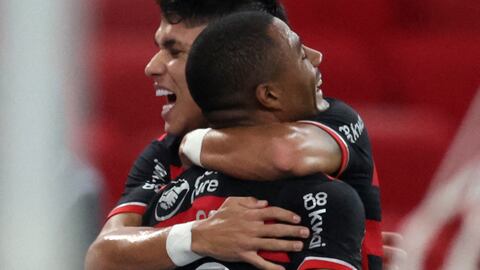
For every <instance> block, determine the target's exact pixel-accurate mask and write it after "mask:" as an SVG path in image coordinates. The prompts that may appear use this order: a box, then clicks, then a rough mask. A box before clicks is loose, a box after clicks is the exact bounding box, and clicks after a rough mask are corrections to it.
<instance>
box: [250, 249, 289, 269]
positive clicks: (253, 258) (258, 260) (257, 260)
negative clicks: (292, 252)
mask: <svg viewBox="0 0 480 270" xmlns="http://www.w3.org/2000/svg"><path fill="white" fill-rule="evenodd" d="M243 261H244V262H246V263H249V264H252V265H253V266H255V267H256V268H258V269H264V270H285V268H284V267H283V266H281V265H278V264H274V263H272V262H269V261H267V260H265V259H263V258H262V257H260V256H259V255H258V254H257V253H256V252H249V253H248V254H246V255H245V256H244V258H243Z"/></svg>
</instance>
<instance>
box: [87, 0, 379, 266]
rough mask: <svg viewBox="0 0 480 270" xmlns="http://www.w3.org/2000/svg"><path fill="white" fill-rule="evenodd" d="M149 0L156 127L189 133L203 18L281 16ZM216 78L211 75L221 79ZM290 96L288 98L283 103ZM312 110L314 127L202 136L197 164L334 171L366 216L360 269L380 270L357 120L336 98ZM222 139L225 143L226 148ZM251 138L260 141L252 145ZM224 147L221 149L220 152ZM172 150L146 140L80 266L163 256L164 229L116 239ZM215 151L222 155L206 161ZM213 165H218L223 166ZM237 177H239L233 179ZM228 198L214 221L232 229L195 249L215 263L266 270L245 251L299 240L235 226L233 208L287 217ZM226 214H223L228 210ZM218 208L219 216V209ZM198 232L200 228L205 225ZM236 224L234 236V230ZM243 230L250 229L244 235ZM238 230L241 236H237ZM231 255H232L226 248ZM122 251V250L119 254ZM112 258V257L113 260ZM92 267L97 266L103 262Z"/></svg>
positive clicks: (278, 11) (170, 139) (375, 215)
mask: <svg viewBox="0 0 480 270" xmlns="http://www.w3.org/2000/svg"><path fill="white" fill-rule="evenodd" d="M159 4H160V5H161V8H162V15H163V19H162V23H161V25H160V28H159V29H158V31H157V33H156V36H155V39H156V41H157V43H158V45H159V47H160V50H159V52H158V53H157V54H156V55H155V56H154V57H153V58H152V60H151V61H150V63H149V65H148V66H147V68H146V73H147V75H149V76H150V77H152V78H153V79H154V81H155V90H156V91H157V94H158V95H166V96H167V99H168V104H167V105H166V106H165V108H164V113H163V117H164V118H165V122H166V126H165V129H166V131H167V132H168V133H169V134H176V135H180V136H181V135H182V134H184V133H185V132H187V131H189V130H191V129H193V128H196V127H202V126H204V125H205V121H204V119H203V117H202V115H201V113H200V110H199V109H198V107H197V106H196V105H195V103H194V102H193V100H192V98H191V97H190V94H189V92H188V88H187V84H186V81H185V74H184V66H185V61H186V59H187V55H188V52H189V48H190V45H191V43H192V42H193V40H194V39H195V38H196V37H197V35H198V34H199V33H200V32H201V31H202V30H203V28H204V27H205V26H206V25H207V23H208V22H209V21H211V20H214V19H217V18H219V17H222V16H224V15H225V14H229V13H232V12H234V11H238V10H261V11H267V12H270V13H272V14H274V15H275V16H277V17H280V18H284V12H283V9H282V8H281V6H279V5H278V4H277V3H276V1H253V0H251V1H239V0H237V1H226V0H222V1H171V0H162V1H159ZM303 49H304V51H305V53H306V60H308V61H310V62H311V63H312V64H313V65H314V66H316V65H318V64H319V63H320V61H321V55H320V54H319V53H318V52H316V51H314V50H311V49H309V48H307V47H303ZM218 76H219V77H221V76H222V75H221V74H220V75H218ZM318 94H319V93H317V95H318ZM319 96H320V95H319ZM294 99H295V97H294V96H293V97H292V100H294ZM319 104H321V105H322V106H323V112H322V113H320V114H319V115H318V117H317V118H316V119H313V120H315V121H317V123H316V126H314V125H306V124H304V123H288V124H273V125H269V126H255V127H249V128H243V129H223V130H221V131H211V132H209V133H208V134H207V136H206V137H205V141H204V142H203V146H202V148H203V151H202V153H201V160H202V163H203V165H205V166H207V167H211V168H215V169H218V170H221V171H224V172H226V173H228V174H231V175H235V176H238V177H240V178H246V179H249V178H251V179H269V180H272V179H275V178H276V177H278V176H284V175H307V174H309V173H312V172H317V171H324V172H327V173H334V174H335V175H338V176H339V177H340V178H342V179H344V180H347V179H350V180H351V181H349V182H350V183H352V184H353V185H354V187H355V185H356V188H357V190H359V193H360V196H361V198H362V200H363V201H364V204H365V208H366V215H367V218H368V221H367V235H366V241H365V244H366V246H365V247H364V249H363V250H364V251H365V254H367V253H368V255H365V258H364V267H365V265H366V263H367V262H368V261H369V262H370V264H371V268H370V269H380V268H379V267H380V266H379V265H380V262H379V261H380V257H379V256H380V255H381V244H380V237H379V232H380V228H379V222H380V205H379V198H378V197H379V195H378V187H377V186H376V185H372V179H373V175H374V174H373V162H372V159H371V154H370V146H369V143H368V137H367V135H366V131H365V130H364V128H363V122H361V121H359V120H360V118H359V117H358V115H357V114H356V113H355V112H353V111H352V110H351V109H350V108H349V107H348V106H346V105H345V104H343V103H341V102H339V101H335V100H330V102H328V99H327V102H320V103H319ZM326 104H328V105H326ZM327 107H328V108H327ZM325 109H327V110H325ZM339 128H342V130H339ZM354 128H356V129H354ZM360 131H362V132H360ZM239 138H240V139H239ZM352 140H353V142H352ZM232 141H233V142H234V144H231V143H230V142H232ZM258 141H260V142H261V143H260V144H259V143H258ZM222 142H223V143H224V144H222ZM225 144H226V145H227V146H228V147H224V146H225ZM215 145H220V147H215ZM232 147H237V150H238V149H240V150H239V151H232V149H233V148H232ZM177 149H178V137H174V136H171V135H166V136H162V138H161V139H159V140H157V141H154V142H153V143H152V144H151V145H150V146H149V147H148V148H147V149H146V150H145V152H144V153H143V154H142V156H141V157H140V158H139V159H138V160H137V162H136V164H135V167H134V168H133V169H132V171H131V173H130V175H129V179H128V182H127V187H126V191H125V193H124V195H123V197H122V199H121V200H120V203H119V206H117V207H116V208H115V209H114V210H113V211H112V212H111V214H110V218H109V219H108V221H107V223H106V224H105V226H104V228H103V230H102V232H101V234H100V236H99V237H98V239H97V240H96V241H95V243H94V244H93V245H92V247H91V249H90V251H89V256H88V260H87V262H92V263H91V264H90V265H96V266H98V267H100V266H99V265H102V264H104V265H116V266H118V267H123V266H125V267H126V266H127V265H128V264H127V262H126V261H128V260H130V259H131V258H138V261H142V262H147V261H149V260H148V258H145V257H143V256H147V257H148V256H150V257H149V258H150V259H152V260H155V259H157V260H158V259H159V258H161V254H164V252H165V246H164V244H165V237H166V232H165V231H155V233H156V234H155V236H152V237H150V238H148V239H147V240H148V241H146V239H144V238H141V237H139V238H136V240H138V241H136V242H135V243H133V244H132V241H129V240H130V238H122V235H125V234H128V233H130V232H132V231H133V230H136V228H129V227H127V226H138V225H139V224H140V219H141V214H143V212H144V211H145V207H146V204H147V203H148V202H149V201H150V200H151V198H152V196H153V195H154V194H155V190H158V189H159V188H160V187H161V186H162V185H164V184H165V183H166V182H168V181H169V180H170V179H172V178H174V176H176V174H178V166H179V165H180V164H179V162H178V157H177V155H176V152H177ZM219 150H220V151H219ZM221 150H225V151H227V150H228V152H227V153H226V155H223V154H224V153H222V152H221ZM270 150H274V151H270ZM215 151H217V152H218V153H220V154H222V155H215ZM245 153H249V155H248V156H247V158H246V155H244V154H245ZM209 156H210V157H211V158H209ZM219 156H224V158H222V159H218V157H219ZM216 157H217V158H216ZM278 157H280V158H278ZM175 165H176V166H175ZM232 165H235V166H236V168H235V170H232V169H231V167H232ZM221 166H224V167H225V169H223V168H221ZM252 166H253V167H254V168H253V169H252ZM247 173H249V175H248V174H247ZM252 173H254V177H251V176H252V175H251V174H252ZM242 174H244V176H246V177H242ZM245 174H247V175H245ZM233 201H234V202H230V204H229V205H230V206H231V205H232V204H235V205H236V206H235V207H231V209H232V211H231V215H226V214H225V215H224V216H223V217H222V218H223V219H224V220H226V221H235V220H236V222H235V223H236V224H238V226H239V228H237V229H238V230H236V231H233V230H232V231H229V232H228V235H229V236H231V238H226V237H221V236H220V235H219V234H218V233H211V234H210V235H209V237H206V239H208V241H209V243H205V241H204V244H205V245H208V244H210V246H213V245H217V246H222V247H224V248H222V249H218V250H217V252H218V254H217V256H218V257H220V258H221V257H222V256H223V255H224V254H222V253H227V252H229V254H233V255H231V256H236V257H235V258H236V259H237V260H238V259H241V260H244V261H248V262H250V263H253V264H255V265H256V266H257V267H262V268H268V267H271V265H269V264H265V263H264V262H263V261H261V260H259V258H258V257H248V258H246V257H245V254H251V251H256V250H258V249H265V250H277V249H283V250H285V251H291V250H295V249H294V248H293V246H294V244H296V243H297V242H295V241H292V242H289V243H286V242H285V241H281V240H278V241H277V242H275V240H270V239H271V238H272V237H274V236H278V237H282V236H292V237H305V235H304V234H300V233H299V232H300V231H301V229H302V228H301V227H298V228H295V227H288V229H284V228H281V229H279V230H278V231H274V232H271V234H272V235H264V234H260V233H258V232H259V231H262V228H263V226H264V225H263V223H261V222H250V223H249V225H247V223H246V222H244V221H245V220H241V218H239V215H238V214H237V212H235V211H236V210H237V208H238V207H241V208H243V209H244V210H245V211H247V212H248V211H250V212H254V213H256V214H255V215H252V216H254V218H252V219H251V221H263V220H265V219H275V218H278V219H280V220H282V221H288V222H291V223H295V222H296V221H295V220H294V219H293V216H294V215H293V213H291V212H290V211H282V210H281V209H277V208H275V211H272V210H271V209H264V208H259V207H260V206H259V205H262V204H261V203H260V204H257V203H258V202H256V201H254V200H253V199H249V200H247V202H246V201H244V200H240V199H237V198H236V199H233ZM226 209H227V210H228V207H227V208H226ZM233 209H235V211H233ZM227 210H225V211H224V213H229V212H228V211H227ZM262 211H263V212H262ZM215 219H219V217H218V216H217V217H211V218H209V219H208V220H207V221H208V222H211V223H212V224H214V223H215ZM217 221H218V220H217ZM215 224H217V223H215ZM225 224H227V222H225ZM228 224H231V223H228ZM242 224H244V227H242ZM202 228H203V229H205V231H207V229H206V226H203V227H202ZM242 228H243V229H244V231H242V230H241V229H242ZM252 228H253V229H252ZM294 228H295V229H294ZM228 229H231V228H228ZM249 229H252V230H251V231H249ZM144 230H145V231H144V232H150V230H151V229H147V228H144ZM246 231H249V232H248V233H245V232H246ZM210 232H211V231H210ZM236 236H238V237H236ZM262 237H267V238H269V241H265V242H259V241H252V240H255V239H259V238H262ZM113 239H115V240H113ZM144 240H145V241H144ZM194 240H195V239H194ZM208 241H207V242H208ZM251 243H255V244H251ZM130 244H131V245H130ZM149 244H150V245H151V247H152V248H149V250H155V251H156V252H157V253H153V254H152V253H146V252H139V253H138V254H135V255H132V256H125V254H127V255H128V254H134V250H135V249H134V245H138V246H140V245H149ZM193 244H195V243H192V245H193ZM129 245H130V246H129ZM132 245H133V247H132ZM162 248H163V249H162ZM232 250H233V251H234V252H231V251H232ZM123 251H125V253H122V252H123ZM162 252H163V253H162ZM122 255H123V256H122ZM119 257H121V258H122V260H118V258H119ZM252 258H254V259H252ZM134 262H135V261H134ZM157 263H158V262H157ZM87 264H88V263H87ZM374 265H376V266H374ZM112 267H113V266H112ZM92 269H93V268H92ZM102 269H107V268H106V266H105V268H102ZM117 269H120V268H117Z"/></svg>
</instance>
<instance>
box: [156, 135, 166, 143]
mask: <svg viewBox="0 0 480 270" xmlns="http://www.w3.org/2000/svg"><path fill="white" fill-rule="evenodd" d="M165 137H167V133H163V134H162V136H160V137H158V138H157V141H163V139H165Z"/></svg>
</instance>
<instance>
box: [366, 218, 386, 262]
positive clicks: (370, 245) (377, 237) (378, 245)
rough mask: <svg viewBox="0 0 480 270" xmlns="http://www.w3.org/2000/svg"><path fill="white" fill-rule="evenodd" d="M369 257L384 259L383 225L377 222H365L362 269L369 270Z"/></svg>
mask: <svg viewBox="0 0 480 270" xmlns="http://www.w3.org/2000/svg"><path fill="white" fill-rule="evenodd" d="M368 255H374V256H379V257H383V243H382V229H381V223H380V222H379V221H375V220H368V219H367V220H366V221H365V238H364V239H363V243H362V269H363V270H369V269H370V267H369V265H368Z"/></svg>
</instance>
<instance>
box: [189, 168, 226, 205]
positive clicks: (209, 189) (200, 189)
mask: <svg viewBox="0 0 480 270" xmlns="http://www.w3.org/2000/svg"><path fill="white" fill-rule="evenodd" d="M217 174H218V172H215V171H206V172H205V173H203V174H202V175H201V176H199V177H197V179H196V180H195V188H194V190H193V192H192V198H191V202H193V201H194V200H195V198H197V197H198V196H200V195H202V194H205V193H213V192H215V191H216V190H217V189H218V185H219V184H220V183H219V181H218V180H217V179H212V178H211V177H210V176H212V175H217Z"/></svg>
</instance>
